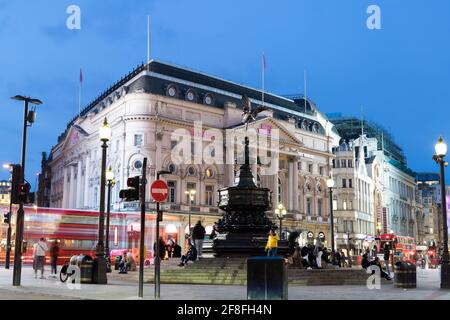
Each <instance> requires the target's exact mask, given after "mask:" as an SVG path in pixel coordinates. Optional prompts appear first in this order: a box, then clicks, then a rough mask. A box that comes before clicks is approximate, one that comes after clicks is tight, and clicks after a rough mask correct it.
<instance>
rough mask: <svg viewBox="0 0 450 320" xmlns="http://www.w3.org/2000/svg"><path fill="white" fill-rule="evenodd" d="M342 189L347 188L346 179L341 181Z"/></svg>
mask: <svg viewBox="0 0 450 320" xmlns="http://www.w3.org/2000/svg"><path fill="white" fill-rule="evenodd" d="M342 188H347V179H342Z"/></svg>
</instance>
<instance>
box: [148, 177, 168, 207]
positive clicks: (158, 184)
mask: <svg viewBox="0 0 450 320" xmlns="http://www.w3.org/2000/svg"><path fill="white" fill-rule="evenodd" d="M150 194H151V195H152V198H153V200H155V201H156V202H163V201H166V199H167V196H168V194H169V188H168V187H167V183H166V182H165V181H162V180H155V181H153V183H152V185H151V187H150Z"/></svg>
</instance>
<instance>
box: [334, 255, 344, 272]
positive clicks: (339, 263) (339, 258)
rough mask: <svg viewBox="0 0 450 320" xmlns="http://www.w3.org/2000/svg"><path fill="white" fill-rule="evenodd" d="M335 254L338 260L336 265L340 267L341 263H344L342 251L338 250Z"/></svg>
mask: <svg viewBox="0 0 450 320" xmlns="http://www.w3.org/2000/svg"><path fill="white" fill-rule="evenodd" d="M334 256H335V260H336V265H337V266H338V267H339V268H340V267H341V263H342V259H341V258H342V257H341V253H340V252H339V251H336V253H335V255H334Z"/></svg>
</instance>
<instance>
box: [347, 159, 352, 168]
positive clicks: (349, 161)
mask: <svg viewBox="0 0 450 320" xmlns="http://www.w3.org/2000/svg"><path fill="white" fill-rule="evenodd" d="M348 167H349V168H353V160H351V159H349V160H348Z"/></svg>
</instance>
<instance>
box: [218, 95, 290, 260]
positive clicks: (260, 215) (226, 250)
mask: <svg viewBox="0 0 450 320" xmlns="http://www.w3.org/2000/svg"><path fill="white" fill-rule="evenodd" d="M243 103H244V106H243V107H244V122H245V124H246V128H247V126H248V123H249V122H251V121H252V120H255V118H256V115H257V114H258V113H259V112H261V111H263V110H265V108H263V107H259V108H255V109H254V110H253V111H252V110H251V105H250V101H249V99H248V98H247V97H245V96H244V97H243ZM249 158H250V157H249V139H248V137H245V154H244V159H245V161H244V163H243V164H242V165H241V167H240V170H239V177H238V178H239V179H238V182H237V183H236V184H235V185H234V186H231V187H227V188H224V189H220V190H219V208H220V209H222V210H224V211H225V213H224V214H223V217H222V219H220V220H219V222H218V223H216V226H215V228H216V230H217V232H218V235H217V237H216V238H215V239H214V243H213V250H214V254H215V256H217V257H226V256H250V255H262V254H264V248H265V245H266V241H267V235H268V232H269V230H270V229H276V226H275V224H274V223H273V222H272V221H271V220H270V219H269V218H267V216H266V211H268V210H270V209H271V207H272V199H271V198H272V197H271V191H270V190H269V189H268V188H260V187H258V186H256V184H255V182H254V179H253V174H252V171H251V168H250V161H249ZM284 242H286V241H280V243H279V249H281V252H283V251H284V250H283V249H284V247H287V245H286V244H285V243H284Z"/></svg>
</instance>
